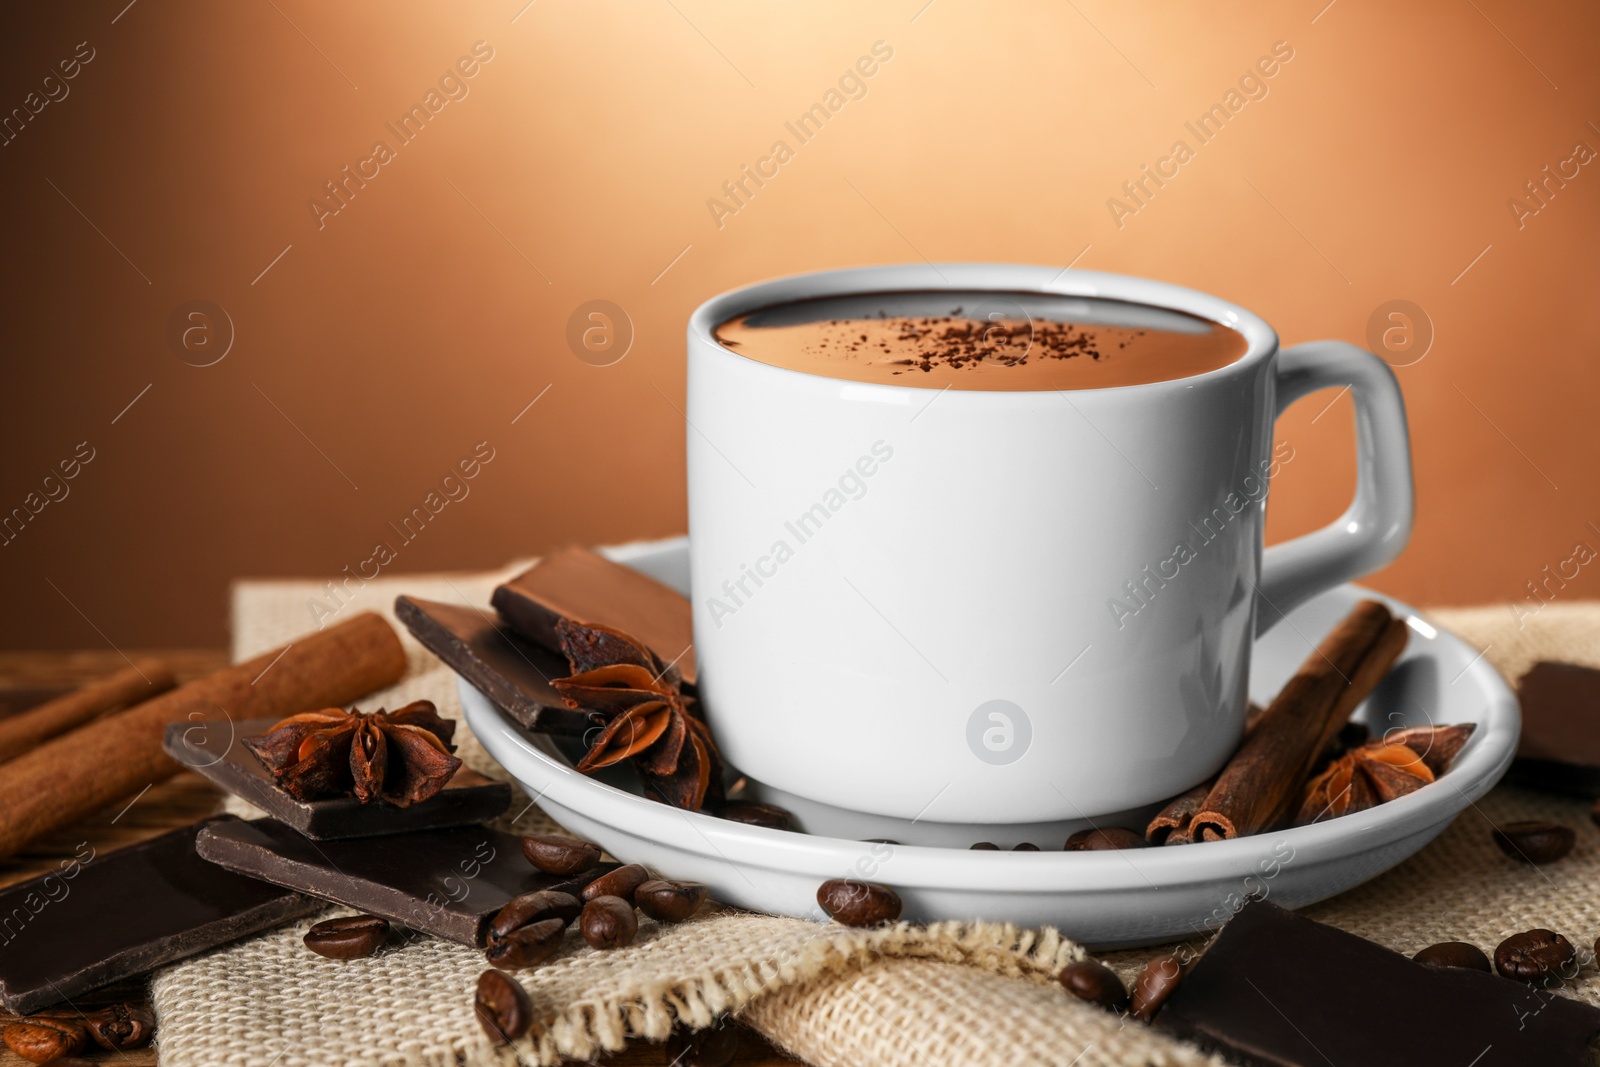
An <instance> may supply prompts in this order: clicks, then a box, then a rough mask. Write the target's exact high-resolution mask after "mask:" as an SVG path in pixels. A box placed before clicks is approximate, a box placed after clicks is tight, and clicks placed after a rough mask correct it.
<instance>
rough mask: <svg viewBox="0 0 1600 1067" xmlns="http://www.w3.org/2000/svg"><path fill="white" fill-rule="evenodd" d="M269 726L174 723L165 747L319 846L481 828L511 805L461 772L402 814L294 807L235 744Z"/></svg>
mask: <svg viewBox="0 0 1600 1067" xmlns="http://www.w3.org/2000/svg"><path fill="white" fill-rule="evenodd" d="M275 721H276V720H273V719H249V720H246V721H244V722H237V723H232V722H175V723H172V724H171V725H170V726H168V727H167V736H166V740H165V743H164V746H163V747H165V748H166V750H167V755H169V756H171V757H172V758H173V759H175V760H177V761H178V762H179V763H181V764H183V765H184V766H185V767H188V768H189V769H190V770H192V771H195V772H196V773H198V774H200V775H202V776H203V777H206V778H209V779H210V780H211V781H213V782H215V783H216V784H217V785H219V786H221V787H222V788H223V789H226V790H227V791H228V792H230V793H232V794H233V795H234V796H237V797H243V798H244V799H245V800H248V801H249V802H250V803H252V804H254V805H255V806H256V807H258V808H261V809H262V810H264V811H266V812H267V814H269V815H271V816H272V817H273V818H275V819H277V820H278V821H279V822H284V823H287V824H289V825H290V826H292V827H294V828H295V829H296V830H299V831H300V832H301V833H302V834H305V835H306V836H307V837H310V838H314V839H315V840H318V841H330V840H334V839H337V838H341V837H372V836H375V835H378V834H394V833H401V832H403V831H406V830H431V829H435V828H437V827H442V826H464V825H466V824H468V823H481V822H485V821H487V820H489V819H492V818H494V817H495V816H496V815H499V814H500V813H501V812H503V811H505V810H506V809H507V808H508V807H510V806H511V787H510V786H509V785H507V784H506V783H504V782H496V781H494V780H492V779H489V778H485V777H484V776H483V775H481V774H479V773H477V772H476V771H470V770H468V769H466V768H465V767H463V768H461V769H460V770H458V771H457V772H456V773H455V774H454V775H453V776H452V777H451V779H450V781H449V783H447V784H446V785H445V787H444V789H443V790H442V791H441V792H440V793H439V794H438V795H437V796H435V797H432V798H430V799H428V800H424V801H421V802H420V803H417V804H412V805H411V806H410V807H407V808H400V807H396V806H394V805H393V804H383V803H374V804H363V803H361V802H360V801H359V800H357V799H356V798H355V796H354V794H352V795H350V796H342V797H328V798H326V799H324V800H296V799H295V798H294V797H292V796H290V795H289V794H288V793H286V792H285V791H284V790H282V789H280V788H278V785H277V783H275V782H274V781H273V780H272V772H270V771H268V770H267V769H266V768H265V767H264V766H262V765H261V761H260V760H258V759H256V758H255V756H253V755H251V754H250V752H249V750H248V749H246V748H245V747H244V746H243V745H241V744H239V740H240V739H241V738H245V737H251V736H253V735H255V734H260V733H264V732H266V731H267V730H268V729H270V728H271V726H272V725H273V723H274V722H275Z"/></svg>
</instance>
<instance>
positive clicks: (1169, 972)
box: [1128, 953, 1186, 1022]
mask: <svg viewBox="0 0 1600 1067" xmlns="http://www.w3.org/2000/svg"><path fill="white" fill-rule="evenodd" d="M1185 969H1186V968H1185V964H1184V962H1183V960H1182V958H1180V957H1179V956H1178V954H1177V953H1168V954H1167V955H1165V956H1157V957H1156V958H1155V959H1153V960H1151V961H1150V962H1149V963H1147V964H1145V965H1144V970H1142V971H1140V972H1139V977H1138V978H1135V979H1134V981H1133V992H1132V994H1131V995H1130V996H1129V998H1128V1004H1129V1008H1130V1009H1131V1010H1132V1012H1133V1014H1134V1017H1135V1018H1139V1019H1143V1020H1144V1021H1145V1022H1149V1021H1150V1020H1151V1019H1154V1018H1155V1017H1156V1012H1158V1011H1160V1010H1161V1005H1163V1004H1165V1003H1166V1002H1167V998H1168V997H1170V996H1171V995H1172V991H1173V990H1174V989H1177V988H1178V984H1179V983H1180V982H1182V981H1183V972H1184V970H1185Z"/></svg>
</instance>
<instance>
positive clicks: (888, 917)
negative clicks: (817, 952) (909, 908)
mask: <svg viewBox="0 0 1600 1067" xmlns="http://www.w3.org/2000/svg"><path fill="white" fill-rule="evenodd" d="M817 903H818V904H821V905H822V910H823V911H825V912H827V913H828V914H829V915H830V916H832V917H833V920H834V921H835V922H838V923H843V924H844V925H845V926H881V925H882V924H884V923H892V922H894V921H895V920H896V919H898V918H900V908H901V904H900V894H898V893H896V892H895V891H894V890H893V889H890V888H889V887H888V886H886V885H878V884H876V883H875V882H857V881H854V880H852V879H846V878H834V879H832V880H830V881H827V882H823V883H822V885H821V886H820V887H818V889H817Z"/></svg>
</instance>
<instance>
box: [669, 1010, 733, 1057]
mask: <svg viewBox="0 0 1600 1067" xmlns="http://www.w3.org/2000/svg"><path fill="white" fill-rule="evenodd" d="M738 1055H739V1027H738V1026H737V1025H736V1024H735V1023H733V1022H731V1021H728V1020H726V1019H724V1020H723V1021H722V1023H721V1024H720V1025H713V1026H709V1027H707V1028H706V1029H704V1030H694V1031H691V1032H688V1033H685V1032H683V1031H681V1030H674V1031H673V1032H672V1034H671V1035H670V1036H669V1037H668V1038H667V1062H668V1063H671V1064H673V1065H674V1067H728V1065H729V1064H731V1063H732V1062H733V1061H734V1058H735V1057H736V1056H738Z"/></svg>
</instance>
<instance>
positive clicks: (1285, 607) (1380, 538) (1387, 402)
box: [1256, 341, 1416, 637]
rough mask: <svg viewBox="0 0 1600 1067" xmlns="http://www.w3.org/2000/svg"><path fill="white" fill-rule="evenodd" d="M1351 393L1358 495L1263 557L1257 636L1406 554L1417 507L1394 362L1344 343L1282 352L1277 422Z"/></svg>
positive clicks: (1319, 343)
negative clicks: (1341, 391)
mask: <svg viewBox="0 0 1600 1067" xmlns="http://www.w3.org/2000/svg"><path fill="white" fill-rule="evenodd" d="M1334 386H1340V387H1345V388H1349V389H1350V390H1351V392H1352V394H1353V396H1354V399H1355V405H1356V495H1355V499H1354V500H1352V501H1351V502H1350V506H1349V507H1348V508H1346V509H1345V512H1344V514H1343V515H1341V516H1339V518H1337V519H1336V520H1334V521H1333V522H1332V523H1329V524H1328V525H1327V526H1324V527H1323V528H1322V529H1320V530H1317V531H1315V532H1313V533H1309V534H1306V535H1305V536H1304V537H1297V538H1295V539H1293V540H1292V541H1285V542H1283V543H1282V544H1277V545H1271V546H1269V547H1268V548H1266V549H1265V550H1264V551H1263V553H1262V556H1261V582H1260V584H1259V585H1258V586H1257V587H1256V636H1258V637H1259V636H1260V635H1261V634H1264V633H1266V632H1267V630H1269V629H1270V628H1271V627H1272V626H1273V624H1275V623H1276V622H1277V621H1278V620H1279V619H1281V618H1283V617H1284V615H1286V614H1287V613H1288V612H1290V611H1291V610H1293V609H1294V608H1295V607H1296V606H1297V605H1299V604H1301V603H1303V602H1304V601H1306V600H1308V599H1310V598H1311V597H1313V596H1315V595H1316V594H1317V593H1320V592H1322V591H1323V590H1324V589H1328V588H1331V587H1332V586H1335V585H1338V584H1339V583H1340V582H1345V581H1348V580H1350V579H1352V578H1356V577H1359V576H1360V575H1363V574H1368V573H1371V572H1372V571H1375V570H1377V569H1378V568H1379V567H1382V566H1383V565H1384V564H1386V563H1388V562H1389V561H1390V560H1392V559H1394V558H1395V557H1396V556H1398V555H1399V554H1400V550H1401V549H1402V548H1404V547H1405V544H1406V539H1407V538H1409V537H1410V536H1411V520H1412V517H1413V515H1414V513H1415V511H1416V502H1415V499H1414V496H1413V493H1412V486H1411V438H1410V434H1409V433H1408V431H1407V430H1406V408H1405V401H1404V400H1403V399H1402V398H1401V396H1400V385H1399V383H1398V382H1397V381H1396V380H1395V376H1394V371H1392V370H1390V369H1389V365H1388V364H1387V363H1385V362H1384V361H1383V360H1381V359H1379V358H1378V357H1377V356H1375V355H1373V354H1372V353H1371V352H1367V351H1365V350H1363V349H1360V348H1357V347H1356V346H1355V345H1352V344H1346V343H1345V342H1343V341H1311V342H1308V343H1306V344H1303V345H1295V346H1294V347H1293V348H1286V349H1284V350H1283V351H1282V352H1280V353H1279V354H1278V380H1277V411H1276V413H1275V414H1274V415H1273V418H1274V419H1276V418H1277V417H1278V416H1279V415H1282V414H1283V412H1284V409H1285V408H1287V407H1288V406H1289V405H1290V404H1292V403H1294V402H1295V401H1296V400H1299V399H1300V398H1301V397H1303V396H1306V395H1308V394H1310V393H1314V392H1316V391H1317V390H1319V389H1329V388H1332V387H1334Z"/></svg>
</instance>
